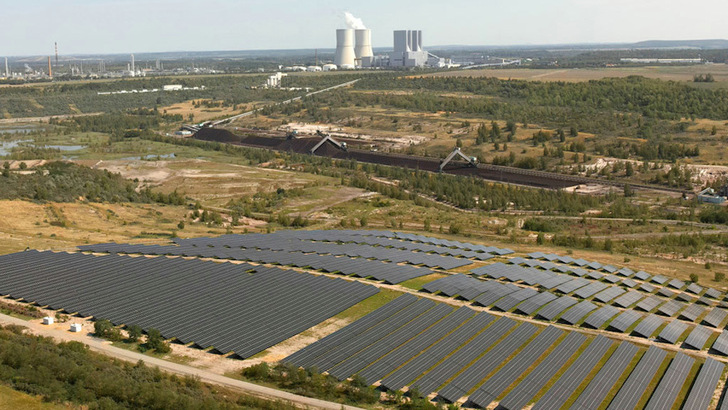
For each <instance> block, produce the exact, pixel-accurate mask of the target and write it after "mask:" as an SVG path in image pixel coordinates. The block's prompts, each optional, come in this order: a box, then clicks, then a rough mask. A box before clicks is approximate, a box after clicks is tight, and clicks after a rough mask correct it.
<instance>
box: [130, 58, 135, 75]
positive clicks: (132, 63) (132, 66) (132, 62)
mask: <svg viewBox="0 0 728 410" xmlns="http://www.w3.org/2000/svg"><path fill="white" fill-rule="evenodd" d="M131 72H132V73H134V72H135V71H134V54H132V55H131Z"/></svg>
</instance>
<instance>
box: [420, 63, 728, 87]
mask: <svg viewBox="0 0 728 410" xmlns="http://www.w3.org/2000/svg"><path fill="white" fill-rule="evenodd" d="M696 74H713V76H714V77H715V81H716V82H717V83H725V82H728V65H726V64H705V65H690V66H647V67H609V68H578V69H577V68H574V69H560V68H553V69H529V68H507V69H504V68H492V69H490V68H489V69H473V70H458V71H449V72H446V73H436V74H427V75H428V76H433V77H496V78H499V79H502V80H508V79H512V80H529V81H567V82H582V81H591V80H599V79H602V78H614V77H616V78H622V77H629V76H634V75H638V76H642V77H647V78H655V79H660V80H667V81H681V82H691V83H692V81H693V77H694V76H695V75H696Z"/></svg>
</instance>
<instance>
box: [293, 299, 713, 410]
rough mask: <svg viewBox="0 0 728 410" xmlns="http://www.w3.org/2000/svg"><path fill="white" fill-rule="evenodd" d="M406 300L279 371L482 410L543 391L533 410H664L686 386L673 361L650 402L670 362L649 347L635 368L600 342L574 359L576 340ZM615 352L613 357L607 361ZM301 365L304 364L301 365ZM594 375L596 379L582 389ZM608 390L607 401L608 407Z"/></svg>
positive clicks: (624, 350)
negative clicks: (359, 381) (352, 379)
mask: <svg viewBox="0 0 728 410" xmlns="http://www.w3.org/2000/svg"><path fill="white" fill-rule="evenodd" d="M403 298H405V297H402V298H399V299H397V300H395V301H393V302H391V304H394V305H396V306H395V307H394V308H391V309H389V308H388V306H389V305H386V306H384V307H383V308H380V309H378V310H377V311H375V312H373V313H371V314H370V315H367V316H365V317H364V318H362V319H360V320H359V321H356V322H354V323H352V324H351V325H349V326H347V327H345V328H343V329H341V330H340V331H338V332H336V333H333V334H332V335H329V336H328V337H327V338H324V339H322V340H321V341H319V342H316V343H314V344H312V345H310V346H308V347H306V348H304V349H303V350H302V351H301V352H304V353H305V354H303V353H296V354H294V355H292V356H290V357H289V358H286V359H284V361H287V362H291V363H294V364H299V365H300V363H303V362H306V363H308V366H309V367H313V366H315V367H319V365H322V366H323V367H319V369H321V370H326V369H329V370H330V374H332V375H334V376H336V377H338V378H340V379H343V378H345V377H349V376H351V375H353V374H359V375H360V376H362V377H364V378H365V380H366V381H367V382H368V383H372V384H373V383H375V382H376V381H377V380H381V382H380V385H381V386H382V387H383V388H384V389H388V390H399V389H402V388H403V387H405V386H410V389H415V388H416V389H418V390H419V391H420V393H421V394H423V395H428V394H429V393H431V392H436V393H437V396H438V397H439V398H440V399H442V400H444V401H449V402H457V401H459V400H460V399H461V398H462V397H464V396H468V402H469V403H470V404H472V405H475V406H478V407H487V406H489V405H490V403H492V402H493V401H497V400H499V399H500V401H499V407H498V408H500V409H519V408H523V407H525V406H527V405H528V404H529V403H531V402H532V401H533V398H534V397H535V396H536V395H537V394H538V393H539V392H540V391H542V390H543V389H544V388H545V386H547V385H549V384H550V383H552V384H551V387H549V388H548V389H547V390H546V391H545V392H544V393H543V395H542V397H541V399H540V400H539V401H538V402H536V403H535V405H534V407H533V408H534V409H558V408H561V407H563V406H564V404H565V403H566V402H567V400H568V399H569V398H570V397H572V396H575V397H576V398H575V400H576V401H575V402H574V403H573V404H572V406H571V407H572V408H598V407H602V406H607V405H609V408H611V409H622V408H634V407H635V406H636V405H637V403H639V402H640V400H642V399H646V397H647V396H648V395H650V394H651V396H652V397H651V398H650V403H651V404H652V405H653V406H654V408H669V407H670V403H672V402H674V399H675V397H676V395H677V392H678V391H679V390H680V388H679V387H676V386H679V385H682V384H683V383H684V382H686V380H685V379H686V377H687V373H686V372H685V370H684V369H683V367H684V363H683V361H684V359H680V354H678V356H677V358H676V359H675V360H674V361H673V363H672V364H671V365H670V367H669V368H668V371H667V373H665V376H664V377H663V378H662V380H661V381H660V382H659V384H658V387H657V389H656V390H655V391H654V393H653V392H652V390H651V387H650V386H651V385H653V384H652V383H653V381H654V379H655V377H657V372H658V371H659V369H660V368H661V366H662V364H663V363H664V361H665V360H666V357H667V353H666V352H665V351H664V350H662V349H659V348H657V347H654V346H652V347H650V348H649V349H648V350H647V352H646V353H645V354H644V355H643V356H642V357H640V358H639V360H637V357H638V356H637V354H638V351H639V349H638V348H637V347H636V346H634V345H632V344H631V343H627V342H613V341H611V340H609V339H607V338H605V337H604V336H597V337H596V338H595V339H594V340H592V341H591V342H589V343H588V345H587V346H586V347H585V348H584V350H583V351H582V352H581V353H580V354H579V355H576V354H577V352H578V351H579V350H581V348H582V347H583V346H584V344H585V342H586V340H587V338H586V336H585V335H583V334H580V333H578V332H570V333H566V334H565V332H564V331H563V330H560V329H557V328H555V327H553V326H549V327H547V328H546V329H544V330H539V329H538V328H537V327H536V326H534V325H532V324H530V323H522V324H519V323H517V322H516V321H514V320H512V319H509V318H505V317H503V318H500V319H498V320H493V317H492V316H490V315H488V314H486V313H480V314H477V315H475V314H474V312H472V311H470V309H468V308H460V309H458V310H455V311H453V310H452V308H450V307H447V308H444V307H441V306H442V305H435V306H431V305H430V304H429V303H425V302H422V301H416V302H413V301H412V300H411V298H412V297H411V296H409V297H407V300H404V301H402V300H401V299H403ZM360 323H362V324H360ZM350 329H352V330H350ZM339 334H342V335H343V336H338V335H339ZM407 338H409V339H407ZM612 346H614V347H616V349H615V350H613V352H612V353H609V352H610V351H611V349H610V348H611V347H612ZM547 352H548V353H547ZM304 356H305V357H308V360H301V359H302V358H305V357H304ZM686 357H687V356H686ZM689 360H690V363H688V364H690V365H691V364H692V359H689ZM635 361H636V365H635V367H634V368H633V369H632V370H630V371H627V369H628V367H629V365H630V363H634V362H635ZM567 363H570V364H568V365H567ZM600 363H602V364H600ZM565 366H566V367H565ZM722 369H723V365H722V364H720V363H718V362H715V363H713V362H711V361H708V362H706V365H704V366H703V369H701V372H700V373H699V374H698V375H697V377H696V380H695V384H694V385H693V386H692V387H691V388H690V390H689V395H688V402H689V403H693V402H694V403H695V405H696V406H700V405H702V403H704V402H705V400H706V398H708V400H709V398H710V397H712V394H713V391H714V389H715V387H716V385H717V383H718V380H719V378H720V375H721V372H722ZM592 370H594V371H595V372H596V373H595V376H594V377H593V378H591V379H587V375H588V374H589V373H590V372H592ZM688 370H689V366H688ZM560 372H561V373H562V374H561V376H560V377H559V378H558V379H556V380H553V381H552V379H553V378H554V377H555V375H556V374H557V373H560ZM681 377H682V378H681ZM625 379H626V381H625V382H624V383H621V382H619V380H625ZM518 380H520V381H518ZM517 381H518V382H517ZM579 381H584V382H583V383H580V382H579ZM688 383H691V382H690V381H688ZM582 385H583V386H582ZM579 387H582V390H581V391H580V392H578V389H579ZM614 390H616V394H615V396H614V398H613V399H612V400H611V402H607V403H605V400H606V397H607V395H608V394H609V393H610V392H611V391H614ZM673 396H674V397H673ZM691 405H692V404H691ZM691 408H698V407H691Z"/></svg>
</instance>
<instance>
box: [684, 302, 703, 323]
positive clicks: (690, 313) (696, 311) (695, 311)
mask: <svg viewBox="0 0 728 410" xmlns="http://www.w3.org/2000/svg"><path fill="white" fill-rule="evenodd" d="M703 312H705V308H704V307H702V306H700V305H689V306H688V307H687V308H685V310H683V311H682V312H680V316H678V317H679V318H683V319H686V320H689V321H691V322H695V321H696V320H698V316H700V315H702V314H703Z"/></svg>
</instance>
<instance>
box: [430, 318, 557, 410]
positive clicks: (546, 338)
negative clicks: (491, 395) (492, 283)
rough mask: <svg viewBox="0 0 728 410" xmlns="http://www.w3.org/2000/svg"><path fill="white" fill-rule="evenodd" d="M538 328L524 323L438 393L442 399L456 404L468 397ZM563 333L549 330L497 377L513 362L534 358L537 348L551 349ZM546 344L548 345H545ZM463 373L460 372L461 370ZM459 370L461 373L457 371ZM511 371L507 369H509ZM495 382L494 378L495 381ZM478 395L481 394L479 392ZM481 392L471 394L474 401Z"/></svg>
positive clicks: (512, 360)
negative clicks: (484, 378)
mask: <svg viewBox="0 0 728 410" xmlns="http://www.w3.org/2000/svg"><path fill="white" fill-rule="evenodd" d="M526 325H528V326H526ZM536 330H537V328H536V327H535V326H533V325H530V324H524V325H522V326H519V327H518V328H517V329H516V330H514V331H513V332H512V333H511V334H509V335H508V336H507V337H506V338H505V339H504V340H503V341H501V342H499V343H498V344H497V345H496V346H494V347H493V348H492V349H491V350H489V351H488V352H487V353H485V354H484V355H483V356H481V357H480V358H479V359H478V360H476V361H475V362H474V363H472V364H471V365H470V366H468V367H467V368H466V369H465V370H463V371H462V373H460V374H459V375H458V376H456V377H455V378H454V379H452V381H450V382H449V383H448V384H446V385H445V386H444V387H443V388H442V389H440V391H439V392H438V395H439V397H441V398H442V399H444V400H447V401H449V402H451V403H454V402H455V401H457V400H458V399H460V397H462V396H464V395H465V394H467V392H468V391H470V390H471V389H472V388H473V387H475V386H476V385H477V384H478V383H479V382H480V381H481V380H482V379H483V377H484V376H485V375H487V374H489V373H491V372H492V371H493V370H495V368H496V367H498V366H499V365H501V364H502V363H503V362H504V361H505V360H506V359H507V358H508V357H510V356H511V355H512V354H513V353H514V352H515V351H516V350H517V349H518V348H519V347H521V346H522V345H523V344H524V343H526V341H527V340H528V339H529V338H531V336H533V335H534V334H535V333H536ZM561 333H563V332H562V331H561V330H558V329H556V328H550V329H549V328H547V329H546V330H544V331H543V332H541V334H539V335H538V336H536V338H535V340H534V341H533V342H531V343H529V344H528V345H527V346H526V347H524V349H523V350H522V351H521V352H519V354H518V355H516V357H515V358H513V359H511V360H510V361H508V362H507V363H508V364H506V366H505V367H504V368H502V369H501V370H500V371H499V372H498V373H497V374H496V375H495V376H494V377H500V376H499V375H500V374H501V372H503V371H504V370H505V369H506V368H508V367H509V366H511V364H512V363H516V362H522V361H523V360H527V358H526V356H528V358H531V356H532V354H529V353H532V352H533V351H534V347H536V348H544V350H545V349H547V348H548V346H550V345H551V343H553V342H554V341H556V339H557V338H558V337H559V336H560V334H561ZM544 344H545V345H544ZM458 370H459V369H458ZM456 371H457V370H456ZM506 371H507V370H506ZM491 379H492V378H491ZM486 383H487V382H486ZM476 392H477V391H476ZM476 394H477V393H475V394H472V395H470V400H471V401H473V398H474V397H475V395H476Z"/></svg>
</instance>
